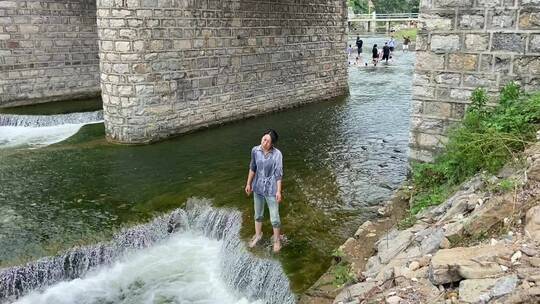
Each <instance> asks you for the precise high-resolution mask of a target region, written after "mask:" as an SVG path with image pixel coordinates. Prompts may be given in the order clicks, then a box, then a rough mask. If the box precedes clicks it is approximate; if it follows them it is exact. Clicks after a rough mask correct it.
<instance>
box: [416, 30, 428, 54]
mask: <svg viewBox="0 0 540 304" xmlns="http://www.w3.org/2000/svg"><path fill="white" fill-rule="evenodd" d="M428 47H429V39H428V33H427V32H422V31H419V32H418V34H417V36H416V51H427V50H428Z"/></svg>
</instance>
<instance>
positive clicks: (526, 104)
mask: <svg viewBox="0 0 540 304" xmlns="http://www.w3.org/2000/svg"><path fill="white" fill-rule="evenodd" d="M539 123H540V93H538V92H537V93H535V94H525V93H524V92H522V91H521V89H520V87H519V86H518V85H517V84H515V83H510V84H508V85H506V86H505V87H504V88H503V89H502V90H501V92H500V95H499V103H498V104H497V105H496V106H490V105H489V97H488V95H487V92H486V91H485V90H484V89H476V90H475V91H474V92H473V94H472V95H471V104H470V105H469V107H468V108H467V111H466V113H465V116H464V118H463V121H462V123H461V124H460V125H459V126H456V127H455V128H453V129H452V130H450V131H449V133H448V142H447V143H446V144H445V147H444V149H443V151H442V152H441V154H440V155H439V156H438V157H437V158H436V159H435V161H434V162H433V163H416V164H413V166H412V184H413V188H414V191H413V199H412V206H411V212H412V213H413V214H415V213H417V212H419V211H420V210H422V209H424V208H426V207H428V206H432V205H437V204H440V203H441V202H443V201H444V200H445V199H446V198H447V197H448V196H449V195H450V194H451V193H452V192H454V190H455V188H456V187H457V186H458V185H459V184H460V183H462V182H464V181H465V180H466V179H468V178H470V177H471V176H473V175H475V174H476V173H478V172H481V171H487V172H488V173H495V172H496V171H497V170H499V169H500V168H501V167H502V166H503V165H504V164H505V163H506V162H508V161H510V160H515V159H516V158H517V155H518V153H519V152H521V151H523V150H524V148H525V147H526V146H527V145H528V144H529V143H531V142H532V141H533V140H534V138H535V133H536V130H537V129H538V124H539Z"/></svg>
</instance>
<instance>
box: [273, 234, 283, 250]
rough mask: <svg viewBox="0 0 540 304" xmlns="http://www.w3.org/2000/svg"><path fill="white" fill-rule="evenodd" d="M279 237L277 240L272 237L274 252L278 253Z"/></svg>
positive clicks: (279, 246) (279, 247) (279, 248)
mask: <svg viewBox="0 0 540 304" xmlns="http://www.w3.org/2000/svg"><path fill="white" fill-rule="evenodd" d="M281 238H282V236H281V235H280V236H279V238H278V239H277V240H276V239H275V238H274V248H273V249H274V253H278V252H279V251H280V250H281Z"/></svg>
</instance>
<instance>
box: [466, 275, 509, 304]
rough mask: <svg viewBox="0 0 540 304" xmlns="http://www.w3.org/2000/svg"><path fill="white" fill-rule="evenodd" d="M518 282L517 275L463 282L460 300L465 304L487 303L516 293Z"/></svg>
mask: <svg viewBox="0 0 540 304" xmlns="http://www.w3.org/2000/svg"><path fill="white" fill-rule="evenodd" d="M517 282H518V278H517V276H515V275H511V276H506V277H502V278H497V279H471V280H463V281H461V282H460V283H459V300H460V302H463V303H486V302H488V301H489V300H490V299H494V298H498V297H501V296H504V295H506V294H509V293H511V292H512V291H514V289H516V286H517Z"/></svg>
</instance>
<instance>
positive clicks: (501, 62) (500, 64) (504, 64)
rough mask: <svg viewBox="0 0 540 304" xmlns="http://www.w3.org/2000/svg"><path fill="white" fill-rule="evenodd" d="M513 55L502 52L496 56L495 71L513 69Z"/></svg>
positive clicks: (502, 71) (505, 71)
mask: <svg viewBox="0 0 540 304" xmlns="http://www.w3.org/2000/svg"><path fill="white" fill-rule="evenodd" d="M511 64H512V57H511V56H510V55H505V54H500V55H495V56H494V62H493V69H494V71H495V72H501V73H510V72H511V71H512V70H511V69H510V66H511Z"/></svg>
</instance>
